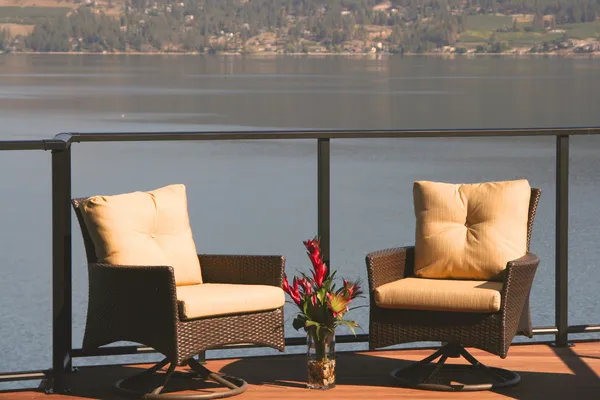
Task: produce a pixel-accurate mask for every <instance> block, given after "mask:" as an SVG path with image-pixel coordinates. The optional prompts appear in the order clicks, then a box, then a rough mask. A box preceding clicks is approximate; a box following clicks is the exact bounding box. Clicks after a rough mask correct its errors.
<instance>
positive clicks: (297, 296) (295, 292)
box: [283, 276, 301, 306]
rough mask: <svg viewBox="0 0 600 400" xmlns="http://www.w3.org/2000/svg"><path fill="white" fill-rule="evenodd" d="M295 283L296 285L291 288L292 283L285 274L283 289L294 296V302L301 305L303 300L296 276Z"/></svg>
mask: <svg viewBox="0 0 600 400" xmlns="http://www.w3.org/2000/svg"><path fill="white" fill-rule="evenodd" d="M293 285H294V287H293V288H291V287H290V284H289V283H288V281H287V278H286V277H285V276H284V279H283V291H284V292H286V293H287V294H289V295H290V297H291V298H292V300H294V303H296V305H298V306H300V301H301V298H300V290H299V289H298V279H297V278H295V277H294V282H293Z"/></svg>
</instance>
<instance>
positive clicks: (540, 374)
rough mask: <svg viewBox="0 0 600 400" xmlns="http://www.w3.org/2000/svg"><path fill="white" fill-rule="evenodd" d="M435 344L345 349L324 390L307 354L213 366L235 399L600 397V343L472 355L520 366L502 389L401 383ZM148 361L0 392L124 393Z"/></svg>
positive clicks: (39, 395)
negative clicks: (56, 386) (57, 384)
mask: <svg viewBox="0 0 600 400" xmlns="http://www.w3.org/2000/svg"><path fill="white" fill-rule="evenodd" d="M430 353H431V351H430V350H398V351H373V352H362V353H339V354H338V363H337V366H338V367H337V369H338V370H337V387H336V388H334V389H332V390H329V391H326V392H313V391H309V390H308V389H306V388H305V383H304V382H305V380H306V367H305V359H304V356H302V355H292V356H270V357H250V358H244V359H233V360H210V361H209V362H208V367H209V368H210V369H212V370H215V371H221V372H223V373H225V374H229V375H233V376H239V377H242V378H244V379H245V380H246V381H247V382H248V383H249V385H250V387H249V389H248V390H247V391H246V392H245V393H244V394H242V395H240V396H237V397H236V398H237V399H283V398H285V399H288V398H291V399H305V398H306V399H308V398H319V399H365V400H366V399H371V398H377V399H380V398H384V399H386V398H389V399H391V398H394V399H397V398H405V399H428V398H431V399H434V398H435V399H445V398H458V397H460V398H461V399H462V398H466V399H524V400H529V399H569V400H570V399H573V400H575V399H578V400H579V399H599V398H600V377H599V376H600V342H598V341H596V342H579V343H576V344H575V345H574V346H573V347H569V348H554V347H552V346H549V345H542V344H536V345H513V346H512V347H511V349H510V352H509V355H508V357H507V358H506V359H505V360H502V359H500V358H498V357H496V356H493V355H490V354H488V353H484V352H481V351H477V350H475V351H473V352H472V353H473V355H475V356H476V357H478V358H479V359H480V361H481V362H483V363H485V364H488V365H490V366H496V367H502V368H507V369H511V370H513V371H517V372H518V373H519V374H520V375H521V379H522V380H521V383H520V384H519V385H518V386H516V387H514V388H509V389H504V390H498V391H496V392H472V393H468V392H464V393H442V392H429V391H416V390H409V389H402V388H398V387H396V385H395V381H394V380H393V379H392V378H391V377H390V376H389V373H390V371H391V370H393V369H394V368H396V367H399V366H403V365H406V361H407V360H417V359H420V358H423V357H425V356H426V355H428V354H430ZM140 367H142V366H139V365H136V366H110V367H83V368H81V369H80V370H79V372H78V373H75V374H73V375H72V377H71V381H70V388H71V390H72V394H71V395H51V396H47V395H45V394H44V393H43V392H42V391H36V390H23V391H8V392H7V391H5V392H0V399H14V400H19V399H118V398H119V397H118V396H117V395H116V394H115V392H114V391H113V389H112V387H113V384H114V382H115V381H116V380H118V379H121V378H124V377H127V376H129V375H131V374H133V373H135V372H136V371H139V368H140Z"/></svg>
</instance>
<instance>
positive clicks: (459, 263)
mask: <svg viewBox="0 0 600 400" xmlns="http://www.w3.org/2000/svg"><path fill="white" fill-rule="evenodd" d="M413 196H414V205H415V215H416V218H417V221H416V238H415V275H416V276H418V277H421V278H437V279H448V278H451V279H476V280H500V279H501V278H502V272H503V271H504V270H505V269H506V263H507V262H508V261H512V260H515V259H517V258H520V257H522V256H524V255H525V253H526V251H527V219H528V215H529V198H530V197H531V187H530V186H529V183H528V182H527V180H525V179H521V180H515V181H505V182H486V183H478V184H449V183H438V182H427V181H418V182H415V184H414V187H413Z"/></svg>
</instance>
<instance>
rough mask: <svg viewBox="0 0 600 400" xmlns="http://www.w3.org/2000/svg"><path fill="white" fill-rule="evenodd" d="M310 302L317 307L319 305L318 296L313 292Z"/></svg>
mask: <svg viewBox="0 0 600 400" xmlns="http://www.w3.org/2000/svg"><path fill="white" fill-rule="evenodd" d="M310 302H311V303H312V305H313V306H314V307H316V306H317V296H316V295H314V294H313V295H312V296H311V298H310Z"/></svg>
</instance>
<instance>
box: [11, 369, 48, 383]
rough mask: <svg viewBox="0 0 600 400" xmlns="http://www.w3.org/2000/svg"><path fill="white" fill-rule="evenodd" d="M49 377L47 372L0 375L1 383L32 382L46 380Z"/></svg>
mask: <svg viewBox="0 0 600 400" xmlns="http://www.w3.org/2000/svg"><path fill="white" fill-rule="evenodd" d="M47 377H48V375H47V374H46V372H45V371H20V372H9V373H0V382H12V381H31V380H35V379H46V378H47Z"/></svg>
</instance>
